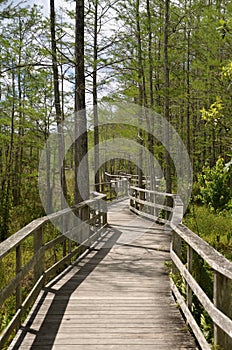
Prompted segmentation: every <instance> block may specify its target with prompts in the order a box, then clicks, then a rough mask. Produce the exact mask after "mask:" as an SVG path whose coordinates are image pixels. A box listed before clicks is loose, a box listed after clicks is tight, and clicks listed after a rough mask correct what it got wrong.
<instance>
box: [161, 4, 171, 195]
mask: <svg viewBox="0 0 232 350" xmlns="http://www.w3.org/2000/svg"><path fill="white" fill-rule="evenodd" d="M169 7H170V0H165V12H164V47H163V48H164V51H163V52H164V118H165V119H166V120H167V122H168V123H167V128H166V129H165V130H164V133H165V135H164V138H165V147H166V149H165V179H166V192H167V193H171V192H172V180H171V157H170V149H169V148H170V147H169V146H170V142H169V137H170V130H169V123H170V96H169V88H170V80H169V57H168V44H169V33H168V30H169Z"/></svg>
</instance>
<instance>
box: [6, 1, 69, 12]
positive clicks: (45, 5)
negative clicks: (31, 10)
mask: <svg viewBox="0 0 232 350" xmlns="http://www.w3.org/2000/svg"><path fill="white" fill-rule="evenodd" d="M8 3H12V4H13V5H17V4H19V3H24V4H28V5H33V4H36V5H41V6H43V8H44V14H45V15H48V14H49V0H11V1H10V0H8ZM64 4H65V1H64V0H55V6H56V8H58V7H60V6H64Z"/></svg>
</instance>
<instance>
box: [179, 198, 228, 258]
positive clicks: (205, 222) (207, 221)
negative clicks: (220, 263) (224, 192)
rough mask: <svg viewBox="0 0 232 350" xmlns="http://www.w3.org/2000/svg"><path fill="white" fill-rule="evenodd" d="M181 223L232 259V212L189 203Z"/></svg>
mask: <svg viewBox="0 0 232 350" xmlns="http://www.w3.org/2000/svg"><path fill="white" fill-rule="evenodd" d="M183 223H184V224H185V225H186V226H188V227H189V228H190V229H191V230H192V231H193V232H195V233H196V234H198V235H199V236H200V237H201V238H202V239H204V240H205V241H206V242H208V243H209V244H210V245H211V246H213V247H214V248H215V249H217V250H218V251H219V252H220V253H221V254H223V255H224V256H225V257H226V258H227V259H229V260H231V261H232V213H231V212H230V211H226V210H224V211H222V212H218V213H217V212H212V211H211V210H210V209H209V208H207V207H206V206H199V205H193V204H192V205H191V206H190V208H189V211H188V213H187V214H186V215H185V217H184V220H183Z"/></svg>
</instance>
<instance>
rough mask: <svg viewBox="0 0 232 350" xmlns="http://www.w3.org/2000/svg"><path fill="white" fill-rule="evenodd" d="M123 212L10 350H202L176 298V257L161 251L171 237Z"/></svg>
mask: <svg viewBox="0 0 232 350" xmlns="http://www.w3.org/2000/svg"><path fill="white" fill-rule="evenodd" d="M121 204H123V203H121ZM118 205H119V207H120V203H119V204H118ZM116 207H117V205H115V206H114V208H113V207H111V208H110V210H109V219H110V218H112V222H116V223H117V225H121V226H120V227H119V226H116V225H115V226H114V225H113V224H112V229H111V230H108V232H107V233H106V234H105V236H104V238H103V239H102V240H101V239H100V240H99V244H98V245H96V247H95V249H94V250H92V251H91V252H90V254H89V255H88V256H84V257H83V259H82V260H81V261H79V263H78V264H77V265H74V266H73V267H72V268H69V269H67V273H66V274H64V273H63V274H62V275H61V277H60V278H58V277H57V278H56V279H55V280H54V281H51V282H50V283H49V284H48V285H47V286H46V287H45V288H44V291H43V293H41V295H40V298H38V301H37V304H35V305H34V307H33V309H32V311H31V315H30V317H29V318H28V319H27V320H26V322H25V324H24V327H22V329H21V330H20V332H19V333H18V335H17V337H16V338H15V339H14V342H13V343H12V345H11V346H10V347H9V350H16V349H17V347H18V349H19V348H20V350H21V349H22V350H24V349H39V350H45V349H49V350H51V349H52V350H56V349H57V350H61V349H62V350H63V349H66V350H72V349H75V350H86V349H88V350H106V349H107V350H110V349H113V350H124V349H125V350H138V349H139V350H151V349H152V350H154V349H157V350H161V349H162V350H167V349H177V348H178V349H188V350H190V349H196V345H195V343H194V340H193V339H192V337H191V336H190V334H189V333H188V332H187V330H186V328H185V323H184V321H183V319H182V318H181V315H180V313H179V310H178V309H177V307H176V305H175V302H174V299H173V298H172V296H171V292H170V285H169V278H168V271H166V270H165V267H164V262H165V261H166V260H167V259H169V258H170V255H169V253H168V252H167V251H165V252H164V251H159V250H158V249H157V247H159V248H160V246H163V247H165V248H166V249H168V247H169V244H170V238H171V237H170V235H169V233H168V232H167V231H165V230H164V229H163V227H162V226H158V225H156V224H153V223H151V222H148V221H147V220H144V219H141V218H139V219H138V220H137V218H136V216H134V215H133V214H132V215H131V213H130V212H128V213H127V211H120V210H119V211H117V208H116ZM120 217H121V219H122V221H120ZM153 228H154V229H153ZM136 230H138V231H139V232H140V233H141V235H139V236H137V235H135V239H134V240H132V241H130V242H128V243H127V244H125V245H124V244H123V243H122V241H121V243H120V238H121V237H122V236H123V235H124V236H123V237H124V238H126V236H127V235H129V236H130V235H131V233H133V231H135V233H136ZM156 234H157V237H156ZM130 237H133V236H130ZM107 239H108V240H110V245H108V244H107V243H108V240H107Z"/></svg>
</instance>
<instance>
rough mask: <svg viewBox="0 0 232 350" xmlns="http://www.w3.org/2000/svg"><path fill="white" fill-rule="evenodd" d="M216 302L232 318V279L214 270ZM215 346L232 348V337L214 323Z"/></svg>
mask: <svg viewBox="0 0 232 350" xmlns="http://www.w3.org/2000/svg"><path fill="white" fill-rule="evenodd" d="M214 304H215V306H216V307H217V308H218V309H219V310H221V311H222V312H223V313H224V314H225V315H226V316H228V317H229V318H232V280H231V279H229V278H228V277H226V276H223V275H222V274H220V273H219V272H216V271H215V272H214ZM214 346H215V349H216V348H217V346H220V347H221V348H222V349H223V350H231V349H232V338H231V337H229V336H228V335H227V334H226V333H225V332H223V331H222V330H221V329H220V328H219V327H217V326H216V325H214Z"/></svg>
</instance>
